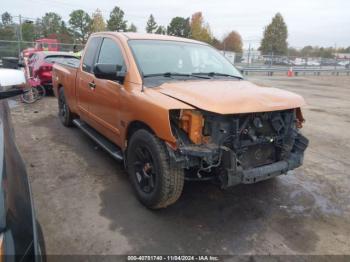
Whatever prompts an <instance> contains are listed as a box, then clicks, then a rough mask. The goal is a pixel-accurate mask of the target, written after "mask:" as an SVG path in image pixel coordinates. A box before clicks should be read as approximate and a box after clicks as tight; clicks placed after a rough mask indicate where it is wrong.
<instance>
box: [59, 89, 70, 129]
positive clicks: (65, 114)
mask: <svg viewBox="0 0 350 262" xmlns="http://www.w3.org/2000/svg"><path fill="white" fill-rule="evenodd" d="M58 116H59V118H60V120H61V123H62V124H63V125H64V126H66V127H71V126H73V113H72V112H71V111H70V110H69V107H68V104H67V102H66V97H65V95H64V90H63V87H61V88H60V90H59V92H58Z"/></svg>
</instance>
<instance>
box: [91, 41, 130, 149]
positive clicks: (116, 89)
mask: <svg viewBox="0 0 350 262" xmlns="http://www.w3.org/2000/svg"><path fill="white" fill-rule="evenodd" d="M96 62H97V63H98V64H117V65H121V66H122V70H125V63H124V57H123V53H122V50H121V47H120V45H119V43H118V42H117V40H115V39H112V38H109V37H105V38H103V40H102V43H101V48H100V52H99V54H98V58H97V59H96ZM94 83H95V88H94V90H93V92H92V95H93V99H92V100H91V104H90V106H91V108H90V113H91V117H92V118H93V120H94V122H95V125H96V126H95V128H96V129H97V130H98V131H100V133H102V134H103V135H104V136H106V137H107V138H109V139H110V140H111V141H113V142H114V143H116V144H119V142H120V117H119V110H120V101H119V99H120V92H122V91H123V89H124V86H123V85H122V84H121V83H119V82H117V81H111V80H104V79H98V78H96V77H95V78H94Z"/></svg>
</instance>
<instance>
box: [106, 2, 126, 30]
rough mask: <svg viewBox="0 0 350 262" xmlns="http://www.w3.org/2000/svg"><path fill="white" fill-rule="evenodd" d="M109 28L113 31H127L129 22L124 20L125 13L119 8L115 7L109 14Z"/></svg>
mask: <svg viewBox="0 0 350 262" xmlns="http://www.w3.org/2000/svg"><path fill="white" fill-rule="evenodd" d="M107 28H108V30H111V31H124V32H125V31H126V29H127V21H126V20H124V11H123V10H122V9H120V8H119V7H118V6H116V7H114V8H113V10H112V12H110V14H109V19H108V21H107Z"/></svg>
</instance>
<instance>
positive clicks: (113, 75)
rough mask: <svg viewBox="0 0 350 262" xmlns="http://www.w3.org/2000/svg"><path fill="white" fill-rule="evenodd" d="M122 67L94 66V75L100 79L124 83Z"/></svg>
mask: <svg viewBox="0 0 350 262" xmlns="http://www.w3.org/2000/svg"><path fill="white" fill-rule="evenodd" d="M121 70H122V66H121V65H116V64H95V66H94V75H95V76H96V77H97V78H100V79H106V80H112V81H118V82H120V83H123V82H124V79H125V72H122V71H121Z"/></svg>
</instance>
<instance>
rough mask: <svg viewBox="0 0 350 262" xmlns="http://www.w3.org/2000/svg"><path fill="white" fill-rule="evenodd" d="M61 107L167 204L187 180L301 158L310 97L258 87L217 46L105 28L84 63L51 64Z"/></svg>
mask: <svg viewBox="0 0 350 262" xmlns="http://www.w3.org/2000/svg"><path fill="white" fill-rule="evenodd" d="M53 87H54V92H55V95H56V96H57V97H58V101H59V102H58V103H59V117H60V119H61V121H62V123H63V124H64V125H66V126H71V125H73V124H74V125H76V126H78V127H79V128H81V129H82V130H83V131H84V132H85V133H86V134H87V135H89V136H90V137H91V138H92V139H94V140H95V141H96V142H97V143H98V144H99V145H100V146H101V147H102V148H104V149H105V150H107V151H108V152H109V153H111V155H112V156H113V157H114V158H116V159H119V160H123V161H124V163H125V166H126V168H127V170H128V173H129V176H130V180H131V182H132V184H133V186H134V188H135V192H136V194H137V196H138V198H139V199H140V201H141V202H142V203H143V204H144V205H146V206H147V207H150V208H163V207H166V206H168V205H170V204H173V203H174V202H176V200H177V199H178V198H179V197H180V195H181V192H182V188H183V184H184V180H213V181H216V182H218V183H220V185H221V187H222V188H227V187H230V186H233V185H237V184H240V183H244V184H250V183H255V182H258V181H261V180H265V179H268V178H272V177H275V176H278V175H281V174H286V173H287V172H288V171H289V170H292V169H295V168H297V167H299V166H300V165H302V162H303V155H304V151H305V149H306V147H307V145H308V140H307V139H306V138H305V137H304V136H303V135H302V134H301V133H300V128H301V127H302V124H303V122H304V119H303V116H302V113H301V109H300V107H302V106H303V105H304V104H305V102H304V99H303V98H302V97H301V96H299V95H297V94H294V93H291V92H288V91H284V90H279V89H275V88H265V87H258V86H256V85H254V84H252V83H250V82H248V81H246V80H244V79H243V78H242V76H241V74H240V73H239V72H238V70H237V69H236V68H235V67H234V66H233V65H232V64H231V63H229V62H228V60H226V59H225V57H223V56H222V55H221V54H220V53H219V52H218V51H217V50H215V49H214V48H212V47H211V46H209V45H207V44H205V43H201V42H197V41H194V40H190V39H184V38H177V37H170V36H163V35H153V34H137V33H116V32H104V33H96V34H93V35H91V36H90V38H89V40H88V42H87V45H86V47H85V50H84V55H83V57H82V59H81V63H80V64H58V63H57V64H55V65H54V68H53Z"/></svg>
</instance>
